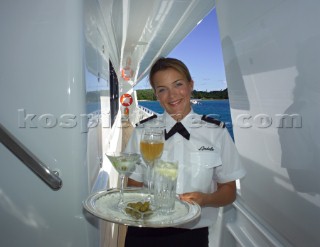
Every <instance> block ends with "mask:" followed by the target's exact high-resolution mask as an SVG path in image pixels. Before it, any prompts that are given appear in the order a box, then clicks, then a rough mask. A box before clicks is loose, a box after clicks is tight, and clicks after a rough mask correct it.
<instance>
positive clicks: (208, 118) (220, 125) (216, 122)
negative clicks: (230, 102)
mask: <svg viewBox="0 0 320 247" xmlns="http://www.w3.org/2000/svg"><path fill="white" fill-rule="evenodd" d="M201 120H203V121H205V122H208V123H213V124H215V125H218V126H219V127H221V128H225V127H226V125H225V123H224V122H222V121H219V120H217V119H214V118H212V117H208V116H206V115H203V116H202V118H201Z"/></svg>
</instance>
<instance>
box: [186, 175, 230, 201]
mask: <svg viewBox="0 0 320 247" xmlns="http://www.w3.org/2000/svg"><path fill="white" fill-rule="evenodd" d="M180 199H181V200H183V201H194V202H196V203H198V204H199V205H200V206H211V207H222V206H226V205H228V204H231V203H232V202H234V200H235V199H236V182H235V181H231V182H228V183H223V184H219V183H218V188H217V190H216V191H215V192H213V193H210V194H206V193H202V192H189V193H184V194H181V195H180Z"/></svg>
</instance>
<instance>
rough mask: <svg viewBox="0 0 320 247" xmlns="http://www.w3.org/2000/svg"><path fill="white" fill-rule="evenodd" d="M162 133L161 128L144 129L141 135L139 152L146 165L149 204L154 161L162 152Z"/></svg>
mask: <svg viewBox="0 0 320 247" xmlns="http://www.w3.org/2000/svg"><path fill="white" fill-rule="evenodd" d="M163 146H164V133H163V129H162V128H145V129H144V130H143V131H142V134H141V140H140V152H141V154H142V157H143V160H144V161H145V163H146V165H147V174H146V175H147V182H148V197H147V200H148V201H150V202H151V190H152V171H153V165H154V161H155V160H156V159H159V158H160V157H161V155H162V152H163Z"/></svg>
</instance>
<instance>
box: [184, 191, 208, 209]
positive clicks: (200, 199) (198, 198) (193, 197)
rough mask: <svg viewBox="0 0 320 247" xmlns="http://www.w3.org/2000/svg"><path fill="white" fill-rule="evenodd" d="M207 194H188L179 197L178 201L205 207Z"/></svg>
mask: <svg viewBox="0 0 320 247" xmlns="http://www.w3.org/2000/svg"><path fill="white" fill-rule="evenodd" d="M207 195H208V194H205V193H201V192H189V193H184V194H181V195H179V198H180V200H182V201H186V202H190V203H192V202H195V203H197V204H199V205H200V206H205V199H204V198H205V197H206V196H207Z"/></svg>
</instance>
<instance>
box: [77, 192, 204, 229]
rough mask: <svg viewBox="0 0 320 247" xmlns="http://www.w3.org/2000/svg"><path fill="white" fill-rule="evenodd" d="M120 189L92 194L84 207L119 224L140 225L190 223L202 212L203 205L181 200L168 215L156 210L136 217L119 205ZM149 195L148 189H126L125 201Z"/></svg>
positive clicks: (177, 201)
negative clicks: (144, 215) (126, 212)
mask: <svg viewBox="0 0 320 247" xmlns="http://www.w3.org/2000/svg"><path fill="white" fill-rule="evenodd" d="M119 196H120V193H119V189H112V190H103V191H98V192H96V193H94V194H91V195H90V196H89V197H88V198H87V199H86V200H85V201H84V202H83V206H84V208H85V209H86V210H87V211H88V212H89V213H91V214H92V215H94V216H96V217H98V218H100V219H103V220H106V221H109V222H113V223H117V224H122V225H128V226H138V227H156V228H161V227H173V226H179V225H182V224H186V223H189V222H191V221H193V220H195V219H197V218H198V217H199V216H200V214H201V207H200V206H199V205H198V204H196V203H188V202H184V201H180V200H179V199H178V198H177V199H176V202H175V209H174V211H173V212H172V213H170V214H168V215H162V214H160V213H158V212H157V211H156V210H155V211H154V212H153V213H152V214H151V215H150V214H148V215H147V217H142V218H140V219H136V218H134V217H132V216H130V215H127V214H125V213H124V212H123V211H122V210H119V209H118V207H117V204H118V201H119ZM146 197H147V194H146V191H144V190H141V189H137V188H134V189H125V190H124V201H125V202H136V201H143V200H144V199H145V198H146Z"/></svg>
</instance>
